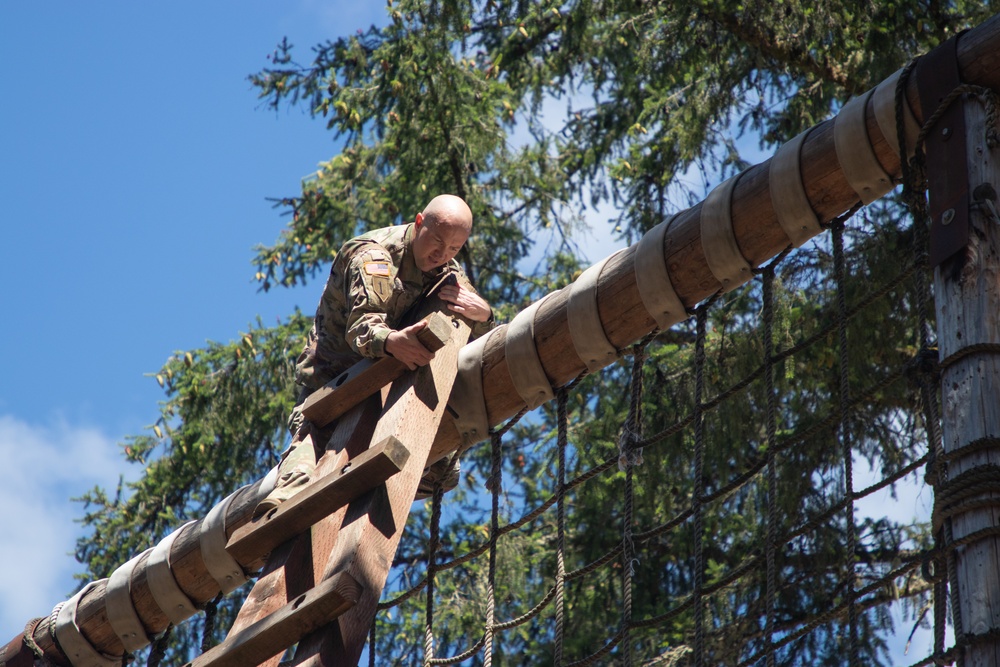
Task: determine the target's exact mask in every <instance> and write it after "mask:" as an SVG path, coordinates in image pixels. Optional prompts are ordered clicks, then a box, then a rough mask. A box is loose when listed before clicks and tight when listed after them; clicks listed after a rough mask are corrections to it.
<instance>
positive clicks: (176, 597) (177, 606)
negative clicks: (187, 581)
mask: <svg viewBox="0 0 1000 667" xmlns="http://www.w3.org/2000/svg"><path fill="white" fill-rule="evenodd" d="M192 523H194V521H189V522H188V523H186V524H184V525H183V526H181V527H180V528H178V529H177V530H175V531H174V532H172V533H170V534H169V535H167V536H166V537H164V538H163V539H162V540H160V543H159V544H157V545H156V546H155V547H153V550H152V552H150V554H149V559H148V560H147V561H146V583H147V584H148V585H149V592H150V593H152V595H153V601H154V602H155V603H156V606H157V607H159V608H160V611H162V612H163V615H164V616H166V617H167V618H168V619H170V622H171V623H173V624H174V625H177V624H178V623H180V622H182V621H184V620H185V619H187V618H190V617H191V616H194V615H195V613H197V611H198V609H197V607H195V605H194V603H193V602H191V600H190V598H188V596H187V595H185V593H184V591H182V590H181V587H180V586H179V585H178V584H177V579H175V578H174V573H173V572H172V571H171V569H170V546H171V545H172V544H173V543H174V539H176V538H177V536H178V535H179V534H180V532H181V531H182V530H184V529H185V528H186V527H188V526H190V525H191V524H192Z"/></svg>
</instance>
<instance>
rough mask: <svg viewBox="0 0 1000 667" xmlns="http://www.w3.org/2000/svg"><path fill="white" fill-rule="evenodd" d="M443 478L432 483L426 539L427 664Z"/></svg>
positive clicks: (430, 653) (431, 653)
mask: <svg viewBox="0 0 1000 667" xmlns="http://www.w3.org/2000/svg"><path fill="white" fill-rule="evenodd" d="M457 456H458V454H457V453H456V454H455V455H454V456H453V457H452V458H451V461H450V465H449V466H448V467H449V469H451V468H452V466H454V465H455V463H456V461H455V459H456V458H457ZM442 482H443V480H438V482H437V484H435V485H434V496H433V499H432V500H431V526H430V530H431V535H430V539H429V540H428V541H427V604H426V607H425V609H424V618H425V621H424V665H425V666H426V665H429V664H430V661H431V660H432V659H433V658H434V576H435V573H436V572H437V570H436V569H435V567H434V565H435V561H436V560H437V551H438V547H439V546H440V545H441V502H442V500H443V498H444V484H443V483H442Z"/></svg>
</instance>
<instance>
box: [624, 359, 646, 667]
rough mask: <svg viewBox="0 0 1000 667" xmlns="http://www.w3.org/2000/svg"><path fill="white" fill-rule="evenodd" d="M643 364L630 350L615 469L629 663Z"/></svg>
mask: <svg viewBox="0 0 1000 667" xmlns="http://www.w3.org/2000/svg"><path fill="white" fill-rule="evenodd" d="M645 364H646V344H645V343H641V344H638V345H635V346H633V347H632V381H631V388H632V391H631V400H630V401H629V409H628V417H627V418H626V420H625V423H624V425H623V426H622V433H621V437H620V438H619V440H618V452H619V456H618V468H619V470H624V471H625V488H624V495H625V511H624V513H623V516H622V524H623V525H622V620H621V634H622V660H623V664H625V665H631V664H632V645H631V642H630V641H629V626H630V625H631V623H632V577H633V575H634V574H635V565H636V563H637V562H638V558H637V557H636V554H635V543H634V542H633V540H632V532H633V525H632V524H633V521H634V519H633V514H634V511H635V510H634V506H635V488H634V477H633V471H632V469H633V468H634V467H635V466H637V465H641V464H642V450H641V449H637V448H636V447H635V443H636V442H638V441H639V440H641V439H642V369H643V366H645Z"/></svg>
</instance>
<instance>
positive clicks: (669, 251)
mask: <svg viewBox="0 0 1000 667" xmlns="http://www.w3.org/2000/svg"><path fill="white" fill-rule="evenodd" d="M958 60H959V68H960V71H961V75H962V80H963V81H964V82H966V83H975V84H978V85H981V86H986V87H989V88H993V89H1000V15H998V16H994V17H992V18H991V19H989V20H988V21H986V22H985V23H983V24H982V25H980V26H978V27H976V28H975V29H973V30H970V31H969V32H967V33H965V34H964V35H962V36H961V38H960V40H959V42H958ZM901 64H902V63H901ZM918 83H919V82H918V81H917V79H916V76H915V75H911V77H910V79H909V85H908V86H907V89H906V96H907V100H908V101H909V104H910V107H911V108H912V109H913V112H914V114H915V115H916V116H917V119H918V120H919V121H921V122H923V118H924V113H923V111H922V109H921V106H920V98H919V97H920V96H919V92H918V90H919V88H918ZM931 112H933V109H932V110H931ZM866 115H867V124H868V136H869V138H870V139H871V143H872V146H873V148H874V150H875V153H876V155H877V157H878V159H879V162H880V163H881V164H882V167H883V169H884V170H885V171H886V173H888V174H890V175H892V176H893V177H894V178H899V176H900V173H901V172H900V162H899V158H898V157H897V156H896V154H895V153H894V152H893V150H892V148H891V146H890V144H889V143H888V141H887V140H886V138H885V137H884V136H882V132H881V130H880V129H879V126H878V123H877V122H876V119H875V115H874V110H873V108H872V105H871V103H870V102H869V105H868V109H867V114H866ZM833 123H834V121H833V119H830V120H827V121H824V122H823V123H820V124H819V125H818V126H816V127H815V128H814V129H813V130H812V131H811V132H810V133H809V135H808V137H807V138H806V141H805V144H804V145H803V147H802V158H801V159H802V179H803V183H804V185H805V189H806V194H807V195H808V197H809V202H810V204H811V205H812V208H813V210H814V211H815V212H816V214H817V215H818V216H819V218H820V219H821V220H822V221H824V222H828V221H830V220H833V219H834V218H836V217H837V216H839V215H842V214H843V213H845V212H847V211H848V210H850V209H851V207H852V206H854V205H855V204H856V203H857V202H858V196H857V194H856V193H855V192H854V191H853V190H852V189H851V187H850V185H849V184H848V182H847V179H846V178H845V176H844V173H843V171H842V170H841V168H840V166H839V163H838V161H837V153H836V149H835V147H834V140H833ZM770 162H771V161H770V160H767V161H765V162H762V163H761V164H758V165H755V166H754V167H751V168H750V169H749V170H748V171H747V172H746V173H745V174H744V175H743V177H742V178H741V179H740V181H739V183H738V184H737V185H736V190H735V193H734V195H733V206H732V217H733V229H734V232H735V235H736V240H737V243H738V245H739V248H740V251H741V252H742V254H743V256H744V257H745V258H746V259H747V260H748V261H749V262H750V263H751V264H753V265H754V266H758V265H760V264H762V263H764V262H766V261H767V260H769V259H771V258H773V257H775V256H776V255H778V253H780V252H781V251H782V250H784V249H785V248H786V247H787V246H788V244H789V241H788V237H787V236H786V235H785V232H784V231H783V230H782V229H781V227H780V226H779V225H778V221H777V218H776V217H775V213H774V208H773V206H772V204H771V196H770V185H769V178H768V171H769V168H770ZM701 206H702V205H701V204H697V205H695V206H693V207H692V208H689V209H687V210H686V211H683V212H681V213H680V215H679V216H678V217H677V219H676V220H674V222H673V224H672V226H671V228H670V232H669V234H668V238H667V241H666V248H665V256H666V260H667V267H668V270H669V273H670V280H671V282H672V284H673V286H674V289H675V290H676V292H677V294H678V296H679V297H680V298H681V300H682V301H683V302H684V304H685V305H686V306H689V307H690V306H693V305H695V304H697V303H699V302H700V301H702V300H704V299H705V298H707V297H708V296H710V295H712V294H713V293H715V292H716V290H718V288H719V283H718V281H717V280H716V279H715V277H714V276H713V275H712V272H711V271H710V270H709V267H708V263H707V262H706V260H705V253H704V251H703V249H702V246H701V238H700V227H699V224H700V216H701ZM635 248H636V246H635V245H633V246H632V247H630V248H628V249H627V250H625V251H624V252H622V253H621V254H619V255H617V256H616V257H614V258H613V259H611V261H610V262H608V264H607V265H606V266H605V268H604V271H603V272H602V274H601V280H600V283H599V285H598V292H597V300H598V308H599V311H600V316H601V321H602V322H603V323H604V326H605V329H606V333H607V336H608V339H609V340H610V341H611V343H613V344H614V345H615V346H616V347H618V348H619V349H621V348H623V347H625V346H627V345H629V344H631V343H633V342H635V341H637V340H639V339H640V338H642V337H643V336H645V335H646V334H648V333H649V332H650V331H652V330H653V329H654V327H655V322H654V321H653V320H652V318H650V317H649V315H648V314H647V313H646V311H645V309H644V308H643V306H642V302H641V301H640V299H639V292H638V289H637V288H636V283H635V276H634V274H633V270H632V267H633V263H634V256H635ZM567 296H568V290H562V292H561V293H560V294H556V295H554V297H553V298H549V299H547V300H546V301H545V303H543V304H542V305H541V307H540V308H539V309H538V313H537V314H536V317H535V343H536V345H537V347H538V355H539V357H540V359H541V361H542V366H543V367H544V368H545V372H546V375H548V377H549V379H550V380H551V382H552V384H553V385H554V386H555V385H560V384H565V383H566V382H569V381H570V380H572V379H573V378H575V377H576V376H577V375H579V374H580V373H581V372H582V371H583V369H584V364H583V361H581V360H580V359H579V358H578V357H577V355H576V353H575V352H574V351H573V346H572V345H571V344H570V340H571V339H570V334H569V328H568V325H567V319H566V301H567ZM505 340H506V336H505V331H504V330H503V329H501V330H499V331H497V332H494V334H493V335H492V337H491V338H490V340H489V344H488V345H487V346H486V350H485V352H484V356H483V386H484V389H485V394H486V396H485V398H486V408H487V412H488V415H489V422H490V424H492V425H496V424H499V423H500V422H502V421H503V420H504V419H507V418H509V417H511V416H513V415H514V414H516V413H517V412H518V411H519V410H520V409H521V408H522V407H523V406H524V403H523V402H522V401H521V399H520V397H519V396H518V394H517V392H516V391H515V390H514V385H513V383H512V381H511V377H510V371H509V370H508V367H507V360H506V357H505V355H504V343H505ZM460 441H461V438H460V436H459V433H458V430H457V429H456V428H455V424H454V420H450V419H446V420H445V423H444V424H442V428H441V430H440V431H439V433H438V437H437V439H436V440H435V442H434V448H433V449H432V450H431V461H434V460H437V459H439V458H442V457H444V456H445V455H447V454H448V453H449V452H452V451H454V450H455V449H456V448H458V447H459V445H460Z"/></svg>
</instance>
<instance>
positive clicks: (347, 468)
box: [340, 462, 351, 475]
mask: <svg viewBox="0 0 1000 667" xmlns="http://www.w3.org/2000/svg"><path fill="white" fill-rule="evenodd" d="M350 469H351V464H350V462H348V464H347V465H346V466H344V467H343V468H341V469H340V474H341V475H343V474H345V473H346V472H347V471H348V470H350Z"/></svg>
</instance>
